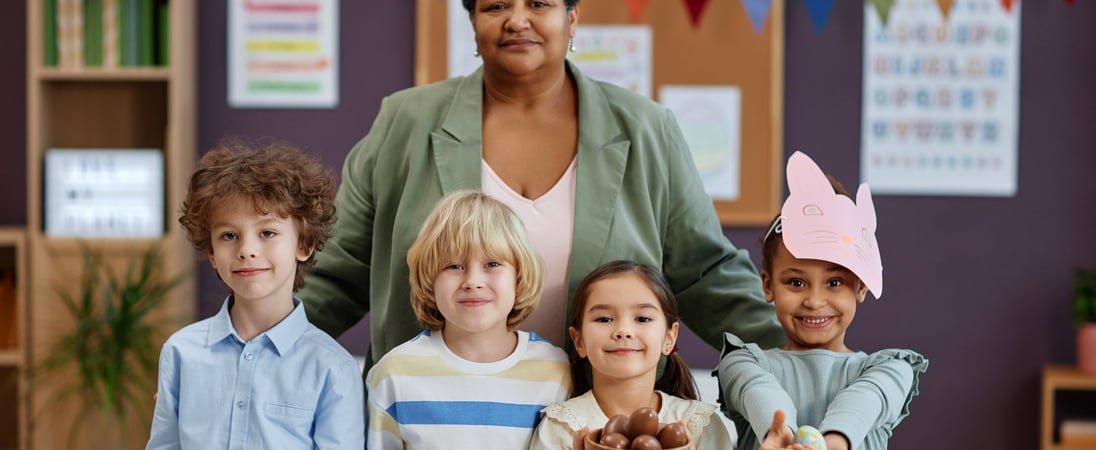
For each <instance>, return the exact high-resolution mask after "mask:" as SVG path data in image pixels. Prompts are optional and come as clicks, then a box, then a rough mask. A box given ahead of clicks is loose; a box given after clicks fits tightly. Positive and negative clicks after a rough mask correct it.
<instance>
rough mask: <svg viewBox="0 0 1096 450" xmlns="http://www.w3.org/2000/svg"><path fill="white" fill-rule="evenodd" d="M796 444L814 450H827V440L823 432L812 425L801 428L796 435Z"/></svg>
mask: <svg viewBox="0 0 1096 450" xmlns="http://www.w3.org/2000/svg"><path fill="white" fill-rule="evenodd" d="M795 443H796V444H800V445H809V446H811V447H812V448H814V450H826V438H825V437H823V436H822V432H821V431H818V429H817V428H815V427H812V426H810V425H803V426H800V427H799V431H796V433H795Z"/></svg>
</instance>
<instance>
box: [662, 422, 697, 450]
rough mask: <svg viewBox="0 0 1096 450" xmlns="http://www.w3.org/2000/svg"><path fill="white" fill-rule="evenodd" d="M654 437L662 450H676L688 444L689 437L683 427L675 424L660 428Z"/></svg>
mask: <svg viewBox="0 0 1096 450" xmlns="http://www.w3.org/2000/svg"><path fill="white" fill-rule="evenodd" d="M655 437H657V438H658V442H659V443H660V444H662V448H678V447H682V446H684V445H685V444H688V443H689V435H688V433H686V432H685V426H684V425H682V424H680V423H676V422H675V423H671V424H669V425H666V426H664V427H662V429H661V430H659V431H658V435H657V436H655Z"/></svg>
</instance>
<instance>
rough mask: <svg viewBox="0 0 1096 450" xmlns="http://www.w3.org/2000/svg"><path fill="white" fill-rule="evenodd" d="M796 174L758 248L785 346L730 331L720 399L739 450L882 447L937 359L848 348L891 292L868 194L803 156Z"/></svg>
mask: <svg viewBox="0 0 1096 450" xmlns="http://www.w3.org/2000/svg"><path fill="white" fill-rule="evenodd" d="M787 179H788V188H789V191H790V195H789V196H788V199H787V200H786V201H785V202H784V207H783V208H782V209H781V213H780V215H779V216H777V217H776V219H774V220H773V223H772V226H770V227H769V231H768V232H766V233H765V236H764V237H763V238H762V244H761V245H762V258H763V260H762V272H761V280H762V284H763V286H764V289H765V300H766V301H768V302H770V303H773V304H775V306H776V315H777V319H778V320H779V321H780V325H781V326H782V327H783V328H784V332H785V334H786V335H787V345H785V346H784V348H780V349H771V350H761V349H760V348H759V347H758V346H757V345H755V344H747V343H744V342H743V341H742V339H739V338H738V337H737V336H735V335H733V334H731V333H726V334H725V336H724V339H725V342H724V346H723V354H722V356H721V358H720V362H719V367H718V378H719V386H720V402H722V403H723V404H724V406H725V410H726V413H727V415H728V417H729V418H730V419H731V420H732V421H734V423H735V425H736V427H737V428H738V435H739V439H740V440H739V448H740V449H747V450H754V449H758V448H759V447H760V448H762V449H804V448H814V449H815V450H821V449H823V448H826V449H828V450H843V449H869V450H871V449H885V448H887V439H888V438H889V437H890V436H891V433H892V431H893V430H894V428H895V427H896V426H898V423H899V422H901V421H902V419H903V418H905V417H906V416H907V415H908V414H909V404H910V401H911V400H912V399H913V397H914V396H916V395H917V382H918V377H919V376H920V374H921V373H924V371H925V369H926V368H927V367H928V360H927V359H925V358H924V357H923V356H921V355H920V354H918V353H916V352H913V351H911V350H903V349H886V350H880V351H878V352H875V353H871V354H869V353H865V352H863V351H854V350H852V349H851V348H849V346H847V345H846V344H845V332H846V331H847V330H848V328H849V326H850V325H851V324H852V320H853V317H854V316H855V315H856V308H857V306H859V305H860V304H861V303H863V302H864V299H865V298H866V297H867V293H868V291H869V290H870V291H871V292H872V295H874V296H875V297H876V298H879V297H880V296H881V295H882V292H883V268H882V264H881V263H880V259H879V247H878V246H877V243H876V240H875V225H876V220H875V207H874V206H873V204H872V199H871V192H870V191H869V190H868V185H867V184H861V185H860V188H859V190H858V191H857V193H856V202H855V203H854V202H853V200H852V198H850V196H849V194H848V192H847V191H845V189H844V188H843V187H842V186H841V184H840V183H838V182H837V181H836V180H833V179H832V178H829V177H827V176H826V175H825V174H824V173H823V172H822V170H821V169H819V168H818V166H817V165H816V164H815V163H814V161H812V160H811V159H810V158H809V157H807V155H805V154H803V153H800V152H796V153H795V154H793V155H792V157H791V158H790V159H789V160H788V169H787ZM800 426H803V427H802V428H800ZM811 427H816V428H811ZM811 435H813V436H811ZM812 438H813V439H812ZM808 445H809V446H808Z"/></svg>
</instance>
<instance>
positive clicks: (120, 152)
mask: <svg viewBox="0 0 1096 450" xmlns="http://www.w3.org/2000/svg"><path fill="white" fill-rule="evenodd" d="M45 172H46V173H45V177H44V183H45V184H44V190H45V208H44V209H45V226H46V229H45V233H46V234H47V235H49V236H51V237H68V238H158V237H160V236H162V235H163V234H164V155H163V152H161V151H160V150H159V149H64V148H54V149H49V150H47V151H46V155H45Z"/></svg>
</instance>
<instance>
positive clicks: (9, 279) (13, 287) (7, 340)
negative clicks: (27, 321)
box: [0, 244, 23, 404]
mask: <svg viewBox="0 0 1096 450" xmlns="http://www.w3.org/2000/svg"><path fill="white" fill-rule="evenodd" d="M18 253H19V252H18V251H17V249H16V247H15V246H13V245H11V244H0V352H13V351H16V350H18V349H19V348H21V346H22V344H23V340H22V339H20V338H19V336H20V333H21V332H22V326H21V324H20V320H19V318H20V316H21V315H22V314H23V308H22V307H21V305H20V301H19V286H18V284H17V283H16V279H17V277H18V275H19V273H18V272H17V271H16V263H17V261H18V260H17V255H18ZM0 404H3V403H0Z"/></svg>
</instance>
